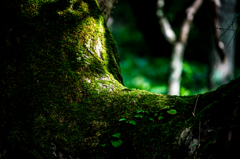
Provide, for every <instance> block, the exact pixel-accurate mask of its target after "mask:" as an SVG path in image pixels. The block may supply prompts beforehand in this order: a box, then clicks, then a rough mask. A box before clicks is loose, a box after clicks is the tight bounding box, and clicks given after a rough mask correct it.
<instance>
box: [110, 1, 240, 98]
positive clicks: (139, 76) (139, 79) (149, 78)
mask: <svg viewBox="0 0 240 159" xmlns="http://www.w3.org/2000/svg"><path fill="white" fill-rule="evenodd" d="M156 3H157V0H152V1H147V2H146V1H143V0H131V1H127V0H119V1H118V3H116V4H115V8H114V9H113V12H112V14H111V17H110V18H109V20H108V27H109V28H110V31H111V32H112V34H113V37H114V39H115V40H116V42H117V45H118V50H119V53H120V58H121V63H120V65H121V69H122V75H123V79H124V84H125V86H126V87H129V88H138V89H144V90H147V91H150V92H154V93H163V94H166V93H167V84H168V83H167V82H168V77H169V70H170V69H169V62H170V57H171V53H172V45H170V44H169V43H168V42H167V41H166V40H165V38H164V36H163V34H162V33H161V30H160V25H159V23H158V19H157V17H156ZM192 3H193V1H192V0H181V1H179V0H166V1H165V5H164V14H165V16H166V17H167V18H168V20H169V23H170V25H171V27H172V29H173V30H174V32H175V34H176V36H177V38H178V37H179V33H180V27H181V25H182V22H183V20H184V18H185V16H186V9H187V8H188V7H189V6H190V5H191V4H192ZM239 7H240V3H239V2H238V3H237V5H236V12H237V13H239V12H240V8H239ZM213 13H214V10H213V4H212V3H211V2H210V1H208V0H205V1H204V2H203V4H202V6H201V7H200V9H199V10H198V11H197V13H196V15H195V17H194V19H193V23H192V25H191V28H190V33H189V36H188V42H187V45H186V49H185V52H184V60H183V61H184V62H183V72H182V81H181V89H180V95H192V94H196V93H198V92H199V93H204V92H206V91H208V89H207V83H206V82H207V69H208V65H207V64H208V58H209V51H210V50H209V48H210V44H211V42H210V36H209V35H210V29H215V28H214V27H213V21H212V18H213V16H212V15H213ZM232 18H233V17H231V18H230V19H229V20H230V21H232ZM237 23H238V22H237ZM220 25H221V24H220ZM223 28H228V26H226V25H225V26H224V27H223ZM231 29H232V28H231ZM234 30H237V28H234ZM238 36H239V35H237V41H236V51H235V52H236V53H235V64H236V67H235V78H237V77H239V75H240V72H239V68H238V67H240V64H239V63H238V62H237V61H238V59H239V54H238V52H239V49H240V48H239V47H240V46H239V45H237V44H238V43H239V38H238ZM222 38H224V36H223V37H222ZM233 40H234V39H233Z"/></svg>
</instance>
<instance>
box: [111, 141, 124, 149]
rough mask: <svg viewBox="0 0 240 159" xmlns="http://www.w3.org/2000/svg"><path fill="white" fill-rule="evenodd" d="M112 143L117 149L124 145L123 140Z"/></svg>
mask: <svg viewBox="0 0 240 159" xmlns="http://www.w3.org/2000/svg"><path fill="white" fill-rule="evenodd" d="M111 142H112V145H113V146H114V147H115V148H116V147H118V146H120V145H122V140H118V141H112V140H111Z"/></svg>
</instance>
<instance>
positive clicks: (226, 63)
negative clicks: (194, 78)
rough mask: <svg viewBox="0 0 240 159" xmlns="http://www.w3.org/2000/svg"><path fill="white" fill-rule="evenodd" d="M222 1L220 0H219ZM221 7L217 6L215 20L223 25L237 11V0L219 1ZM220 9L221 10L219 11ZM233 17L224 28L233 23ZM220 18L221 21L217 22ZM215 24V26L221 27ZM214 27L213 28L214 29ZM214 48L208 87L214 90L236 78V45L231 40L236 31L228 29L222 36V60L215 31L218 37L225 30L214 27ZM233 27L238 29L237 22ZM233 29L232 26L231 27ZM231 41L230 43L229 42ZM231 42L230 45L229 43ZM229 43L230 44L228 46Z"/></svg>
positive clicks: (210, 59)
mask: <svg viewBox="0 0 240 159" xmlns="http://www.w3.org/2000/svg"><path fill="white" fill-rule="evenodd" d="M219 2H220V0H219ZM219 4H220V5H219V7H217V9H216V10H217V11H216V15H215V20H214V21H215V22H216V23H214V25H217V24H220V26H222V25H223V24H224V23H225V22H226V21H227V19H228V18H230V16H231V15H232V14H233V13H234V12H235V6H236V1H235V0H228V1H224V0H221V3H219ZM218 10H219V11H218ZM232 19H233V17H231V18H230V19H229V20H228V21H227V22H226V24H225V25H224V28H225V29H226V28H228V26H230V25H231V23H232ZM218 20H219V23H218V22H217V21H218ZM220 26H215V27H220ZM212 28H213V29H212ZM212 28H211V30H212V34H211V39H212V45H211V46H212V48H211V52H210V55H209V56H210V58H209V71H208V89H209V90H213V89H216V88H217V87H218V86H220V85H222V84H225V83H227V82H229V81H230V80H232V79H233V78H234V57H235V46H234V40H232V41H231V42H230V40H231V38H232V37H233V34H234V31H232V30H228V31H227V32H226V33H225V34H224V35H223V36H222V37H221V41H222V44H223V49H222V50H223V51H224V56H225V57H224V60H221V58H220V56H219V54H218V52H219V50H218V49H217V47H216V45H215V44H216V43H219V42H218V41H217V39H216V36H215V32H216V31H217V32H218V33H217V34H218V37H219V36H220V35H222V34H223V32H224V31H225V30H223V29H221V28H220V29H217V30H216V28H214V27H212ZM233 28H234V29H236V25H235V23H234V24H233ZM230 29H232V27H231V28H230ZM229 42H230V43H229ZM228 44H229V45H228ZM227 45H228V46H227Z"/></svg>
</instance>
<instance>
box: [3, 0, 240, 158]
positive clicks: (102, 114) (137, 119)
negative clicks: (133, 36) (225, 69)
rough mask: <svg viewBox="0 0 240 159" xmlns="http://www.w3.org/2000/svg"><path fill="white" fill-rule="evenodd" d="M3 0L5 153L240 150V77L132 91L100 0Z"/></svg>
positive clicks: (154, 154)
mask: <svg viewBox="0 0 240 159" xmlns="http://www.w3.org/2000/svg"><path fill="white" fill-rule="evenodd" d="M3 8H4V12H5V14H6V15H9V16H8V17H4V19H2V23H3V25H4V30H2V32H3V34H2V35H3V36H2V37H1V38H3V39H2V40H3V41H4V43H1V50H2V51H1V58H0V60H1V61H0V65H1V70H2V76H1V77H0V79H1V85H0V97H1V98H0V109H1V110H0V117H1V120H0V124H1V127H0V128H1V129H0V136H1V138H0V148H1V149H0V150H1V151H0V158H2V157H6V158H14V159H17V158H23V157H24V158H49V159H52V158H56V157H57V158H59V159H60V158H74V159H77V158H79V159H80V158H87V159H88V158H89V159H92V158H99V159H100V158H102V159H105V158H119V159H124V158H128V159H133V158H146V159H147V158H193V157H194V156H196V158H210V157H212V158H220V157H225V158H233V155H238V154H237V153H238V151H237V150H238V149H239V148H240V146H239V144H238V143H239V141H240V136H239V134H240V128H239V118H240V115H239V113H240V112H239V93H236V92H238V90H239V89H240V78H238V79H236V80H234V81H232V82H230V83H228V84H226V85H223V86H221V87H219V89H217V90H216V91H214V92H208V93H205V94H199V95H197V96H171V95H162V94H157V93H150V92H147V91H143V90H130V89H128V88H126V87H124V84H123V80H122V76H121V70H120V66H119V55H118V50H117V45H116V43H115V42H114V40H113V38H112V36H111V33H110V32H109V30H108V28H107V26H106V20H105V18H104V14H102V11H101V10H100V7H99V5H98V3H97V2H96V1H95V0H88V1H81V0H73V1H72V2H71V3H70V2H69V1H67V0H58V1H56V2H53V1H50V0H49V1H34V2H30V1H28V2H26V1H25V2H24V3H23V2H22V1H17V0H15V1H13V0H5V1H4V7H3ZM226 106H228V107H226ZM120 119H121V120H120ZM126 120H127V123H126ZM113 135H114V136H113ZM226 156H227V157H226Z"/></svg>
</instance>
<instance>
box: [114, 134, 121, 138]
mask: <svg viewBox="0 0 240 159" xmlns="http://www.w3.org/2000/svg"><path fill="white" fill-rule="evenodd" d="M120 135H121V133H116V134H114V135H112V136H113V137H117V138H119V137H120Z"/></svg>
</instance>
